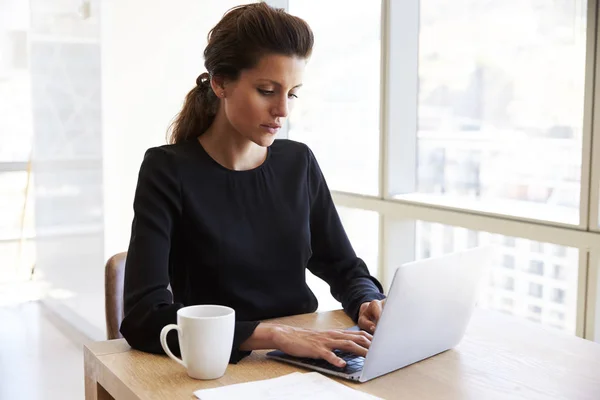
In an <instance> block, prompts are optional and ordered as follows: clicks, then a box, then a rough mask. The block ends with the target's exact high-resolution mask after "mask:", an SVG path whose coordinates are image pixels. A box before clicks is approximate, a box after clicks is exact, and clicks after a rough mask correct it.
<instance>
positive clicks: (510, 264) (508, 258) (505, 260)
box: [502, 254, 515, 269]
mask: <svg viewBox="0 0 600 400" xmlns="http://www.w3.org/2000/svg"><path fill="white" fill-rule="evenodd" d="M502 266H503V267H504V268H508V269H514V268H515V257H514V256H512V255H510V254H505V255H504V256H502Z"/></svg>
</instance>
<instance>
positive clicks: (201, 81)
mask: <svg viewBox="0 0 600 400" xmlns="http://www.w3.org/2000/svg"><path fill="white" fill-rule="evenodd" d="M209 82H210V75H209V74H208V72H203V73H201V74H200V75H198V77H197V78H196V85H197V86H202V85H207V86H208V85H209Z"/></svg>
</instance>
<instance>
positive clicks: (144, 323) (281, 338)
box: [121, 2, 385, 366]
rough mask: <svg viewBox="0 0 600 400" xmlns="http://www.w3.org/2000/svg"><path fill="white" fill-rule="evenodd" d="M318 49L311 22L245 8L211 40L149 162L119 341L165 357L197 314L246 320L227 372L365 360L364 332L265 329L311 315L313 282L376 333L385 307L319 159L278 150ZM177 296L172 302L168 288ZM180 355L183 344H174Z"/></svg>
mask: <svg viewBox="0 0 600 400" xmlns="http://www.w3.org/2000/svg"><path fill="white" fill-rule="evenodd" d="M312 45H313V34H312V31H311V30H310V27H309V26H308V25H307V24H306V22H304V21H303V20H302V19H300V18H297V17H294V16H291V15H289V14H287V13H285V12H284V11H283V10H279V9H274V8H271V7H270V6H268V5H266V4H265V3H262V2H261V3H256V4H250V5H246V6H240V7H236V8H234V9H231V10H230V11H229V12H228V13H226V14H225V15H224V17H223V19H222V20H221V21H220V22H219V23H218V24H217V25H216V26H215V27H214V28H213V29H212V30H211V31H210V32H209V35H208V45H207V47H206V49H205V50H204V58H205V67H206V69H207V71H208V72H205V73H203V74H201V75H200V76H199V77H198V78H197V79H196V87H195V88H194V89H192V90H191V91H190V92H189V93H188V95H187V97H186V99H185V104H184V106H183V109H182V111H181V113H180V114H179V116H178V117H177V119H176V120H175V121H174V124H173V127H172V135H171V138H170V142H171V144H170V145H166V146H162V147H157V148H152V149H150V150H148V151H147V152H146V155H145V157H144V161H143V162H142V166H141V168H140V173H139V178H138V185H137V189H136V194H135V200H134V211H135V217H134V220H133V224H132V232H131V242H130V245H129V251H128V254H127V264H126V270H125V289H124V301H125V318H124V320H123V323H122V325H121V332H122V334H123V336H124V337H125V338H126V339H127V341H128V342H129V344H130V345H131V346H132V347H134V348H137V349H140V350H143V351H148V352H155V353H161V352H162V347H161V345H160V342H159V333H160V330H161V329H162V328H163V327H164V326H165V325H167V324H169V323H175V322H176V319H177V317H176V313H177V310H178V309H179V308H181V307H183V306H187V305H194V304H221V305H227V306H229V307H231V308H233V309H235V311H236V326H235V335H234V343H233V350H232V354H231V362H234V363H235V362H237V361H239V360H240V359H241V358H242V357H244V356H245V355H248V354H249V352H250V351H251V350H254V349H280V350H282V351H284V352H286V353H289V354H292V355H296V356H302V357H313V358H323V359H325V360H327V361H329V362H330V363H332V364H334V365H337V366H343V365H344V361H343V360H342V359H340V358H338V357H337V356H336V355H335V353H334V352H333V350H334V349H340V350H345V351H352V352H354V353H356V354H360V355H365V354H366V352H367V349H368V348H369V345H370V340H371V335H370V334H369V333H367V332H364V331H363V332H345V331H337V330H333V331H313V330H308V329H299V328H293V327H288V326H283V325H276V324H270V323H263V322H261V321H262V320H265V319H269V318H274V317H281V316H287V315H293V314H302V313H310V312H314V311H315V310H316V309H317V300H316V298H315V296H314V295H313V293H312V292H311V290H310V289H309V287H308V286H307V285H306V280H305V271H306V268H308V269H309V270H310V271H311V272H312V273H314V274H315V275H317V276H318V277H320V278H322V279H323V280H325V281H326V282H327V283H328V284H329V285H330V287H331V293H332V295H333V296H334V297H335V298H336V299H337V300H338V301H340V302H341V304H342V306H343V308H344V310H345V312H346V313H347V314H348V315H349V316H350V317H351V318H352V319H353V320H354V321H356V322H357V323H358V325H359V326H360V327H361V328H363V329H364V330H366V331H368V332H371V333H372V332H373V331H374V329H375V325H376V323H377V320H378V318H379V315H380V313H381V310H382V306H383V302H384V301H385V300H384V299H385V296H384V295H383V294H382V288H381V285H380V283H379V282H378V281H377V280H376V279H375V278H373V277H372V276H370V275H369V272H368V269H367V267H366V266H365V264H364V262H363V261H362V260H361V259H360V258H357V256H356V254H355V253H354V250H353V249H352V246H351V245H350V242H349V241H348V238H347V236H346V233H345V232H344V229H343V227H342V224H341V222H340V219H339V217H338V214H337V212H336V209H335V206H334V204H333V201H332V199H331V195H330V192H329V189H328V187H327V184H326V183H325V179H324V178H323V175H322V173H321V170H320V169H319V165H318V164H317V161H316V160H315V156H314V155H313V153H312V152H311V151H310V149H309V148H308V147H307V146H306V145H304V144H301V143H297V142H294V141H290V140H277V141H275V136H276V134H277V132H278V130H279V128H280V127H281V126H282V125H283V123H284V121H285V118H286V117H287V116H288V114H289V112H290V111H291V109H292V108H293V106H294V103H295V102H296V101H297V100H296V99H297V98H298V96H299V91H300V87H301V86H302V74H303V71H304V67H305V65H306V62H307V60H308V58H309V57H310V54H311V50H312ZM169 284H170V285H171V290H172V294H171V291H170V290H169V288H168V286H169ZM169 342H170V343H169V344H170V346H171V348H175V349H178V348H179V346H178V343H177V337H176V335H172V336H170V337H169Z"/></svg>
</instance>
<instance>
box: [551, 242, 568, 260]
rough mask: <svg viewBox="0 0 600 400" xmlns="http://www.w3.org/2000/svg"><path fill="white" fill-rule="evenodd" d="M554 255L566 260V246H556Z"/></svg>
mask: <svg viewBox="0 0 600 400" xmlns="http://www.w3.org/2000/svg"><path fill="white" fill-rule="evenodd" d="M554 255H555V256H557V257H561V258H565V257H566V256H567V248H566V247H565V246H557V245H554Z"/></svg>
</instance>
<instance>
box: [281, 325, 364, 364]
mask: <svg viewBox="0 0 600 400" xmlns="http://www.w3.org/2000/svg"><path fill="white" fill-rule="evenodd" d="M372 338H373V337H372V336H371V335H370V334H369V333H367V332H351V331H344V330H328V331H314V330H310V329H302V328H294V327H291V326H284V325H279V326H278V327H277V328H276V329H275V331H274V335H273V343H274V345H275V348H276V349H279V350H281V351H283V352H285V353H287V354H289V355H292V356H296V357H308V358H322V359H324V360H326V361H328V362H329V363H330V364H333V365H335V366H336V367H340V368H343V367H344V366H345V365H346V362H345V361H344V360H342V359H341V358H339V357H338V356H336V355H335V353H334V352H333V350H336V349H339V350H342V351H348V352H351V353H354V354H357V355H359V356H363V357H364V356H366V355H367V350H368V349H369V346H371V339H372Z"/></svg>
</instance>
